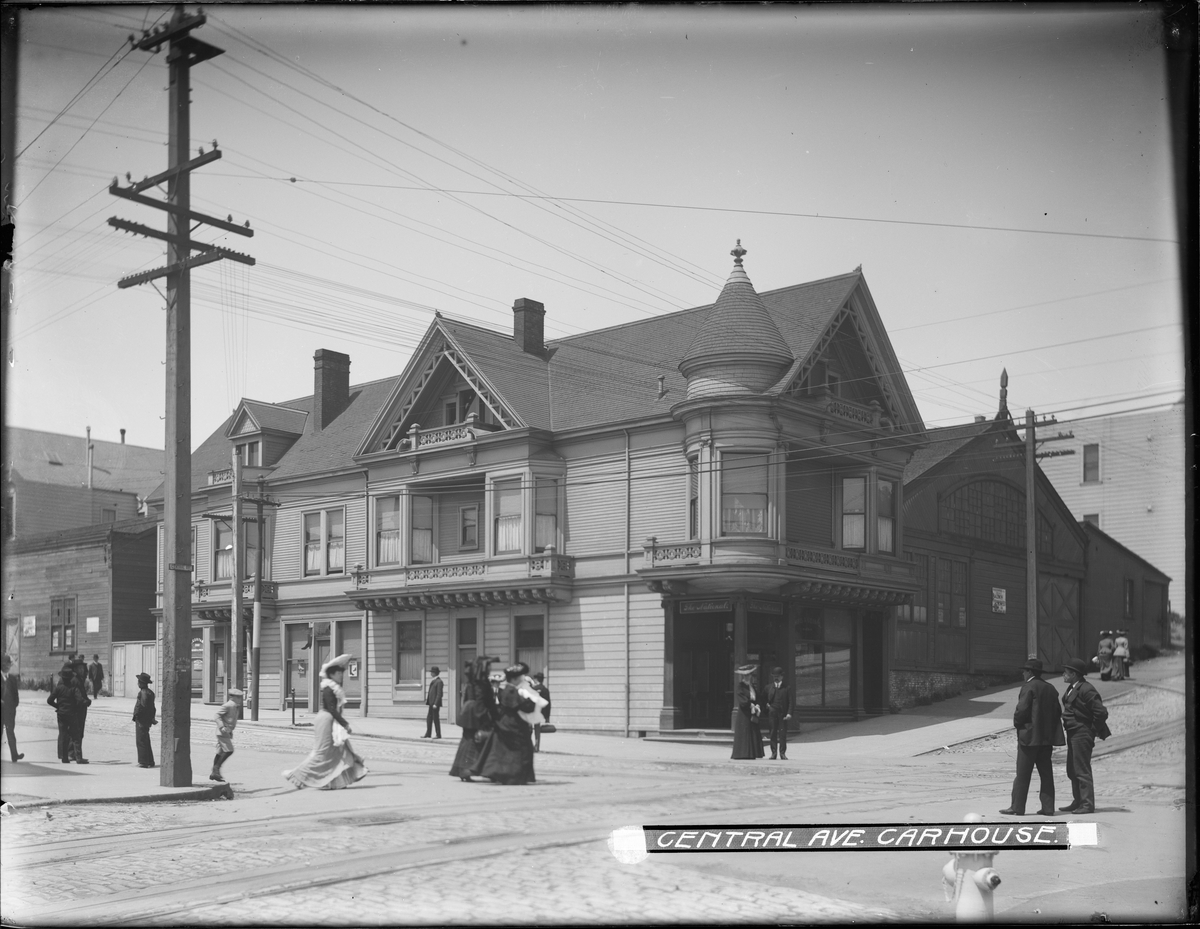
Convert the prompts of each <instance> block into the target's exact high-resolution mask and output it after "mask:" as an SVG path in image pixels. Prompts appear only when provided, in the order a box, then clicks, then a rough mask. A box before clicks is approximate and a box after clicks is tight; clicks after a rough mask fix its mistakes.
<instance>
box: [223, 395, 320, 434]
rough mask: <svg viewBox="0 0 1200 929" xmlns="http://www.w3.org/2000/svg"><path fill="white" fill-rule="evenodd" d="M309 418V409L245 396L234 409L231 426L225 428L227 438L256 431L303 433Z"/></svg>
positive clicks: (230, 421)
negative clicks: (248, 398) (249, 398)
mask: <svg viewBox="0 0 1200 929" xmlns="http://www.w3.org/2000/svg"><path fill="white" fill-rule="evenodd" d="M292 402H294V401H292ZM307 419H308V411H307V410H298V409H295V408H294V407H290V406H282V405H281V404H278V403H265V402H263V401H261V400H247V399H245V398H243V399H242V401H241V402H240V403H238V405H237V408H236V409H235V410H234V411H233V416H232V417H231V418H230V420H229V427H228V428H227V429H226V430H225V438H227V439H232V438H233V437H235V436H241V435H250V434H252V433H256V432H276V433H281V434H284V435H293V436H298V435H303V434H304V423H305V421H306V420H307Z"/></svg>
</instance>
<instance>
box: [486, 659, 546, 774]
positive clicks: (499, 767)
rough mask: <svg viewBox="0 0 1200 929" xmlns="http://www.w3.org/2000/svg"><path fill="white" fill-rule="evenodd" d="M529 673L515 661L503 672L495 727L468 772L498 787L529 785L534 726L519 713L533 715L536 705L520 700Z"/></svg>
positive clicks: (529, 701)
mask: <svg viewBox="0 0 1200 929" xmlns="http://www.w3.org/2000/svg"><path fill="white" fill-rule="evenodd" d="M528 674H529V666H528V665H527V664H525V663H524V662H520V661H519V662H517V663H516V664H514V665H510V666H509V667H507V668H505V669H504V684H503V685H502V686H501V688H500V693H499V697H498V701H497V702H498V713H497V718H496V725H495V728H493V729H492V734H491V735H490V736H489V737H488V739H487V741H486V742H484V743H483V748H482V749H481V750H480V752H479V758H478V760H477V761H476V762H475V766H474V767H473V768H472V769H471V771H470V773H471V774H477V775H480V776H482V777H486V778H487V779H488V780H490V781H494V782H496V783H497V784H532V783H533V782H534V776H533V741H532V739H531V736H532V733H533V727H531V726H530V725H529V723H527V722H526V721H525V720H524V719H523V718H522V717H521V713H522V712H525V713H531V712H533V710H534V708H535V707H536V704H535V703H534V702H533V701H532V700H530V699H528V698H526V697H523V696H522V695H521V694H520V692H519V690H518V688H519V687H520V686H521V683H522V682H523V681H524V679H525V677H526V675H528Z"/></svg>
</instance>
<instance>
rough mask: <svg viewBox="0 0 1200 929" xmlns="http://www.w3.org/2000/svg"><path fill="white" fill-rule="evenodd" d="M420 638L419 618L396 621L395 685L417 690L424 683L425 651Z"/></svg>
mask: <svg viewBox="0 0 1200 929" xmlns="http://www.w3.org/2000/svg"><path fill="white" fill-rule="evenodd" d="M421 639H422V636H421V621H420V620H419V619H415V620H412V619H406V620H401V621H400V622H397V623H396V665H395V668H396V671H395V674H396V685H397V686H400V687H409V688H414V689H416V690H417V691H418V692H420V690H421V689H422V687H423V686H424V684H425V679H424V675H425V652H424V649H423V648H422V641H421Z"/></svg>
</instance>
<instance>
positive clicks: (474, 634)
mask: <svg viewBox="0 0 1200 929" xmlns="http://www.w3.org/2000/svg"><path fill="white" fill-rule="evenodd" d="M456 631H457V633H458V663H457V664H456V665H455V666H454V667H453V668H451V669H450V672H451V673H450V674H449V675H447V677H449V678H450V686H451V687H453V688H454V721H455V722H458V716H459V714H460V713H461V712H462V705H463V688H465V687H466V685H467V675H466V667H467V665H469V664H471V663H472V662H474V661H475V659H476V658H477V657H478V656H479V652H478V642H479V618H478V617H476V616H460V617H459V618H458V624H457V626H456Z"/></svg>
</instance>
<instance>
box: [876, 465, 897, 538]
mask: <svg viewBox="0 0 1200 929" xmlns="http://www.w3.org/2000/svg"><path fill="white" fill-rule="evenodd" d="M875 486H876V492H875V505H876V511H877V513H878V518H877V521H878V528H879V551H881V552H886V553H888V554H892V553H894V552H895V551H896V502H895V488H896V485H895V484H894V483H893V482H892V481H878V482H876V485H875Z"/></svg>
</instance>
